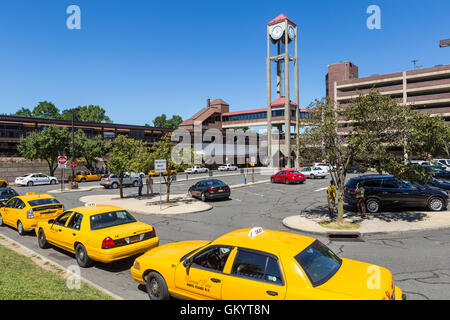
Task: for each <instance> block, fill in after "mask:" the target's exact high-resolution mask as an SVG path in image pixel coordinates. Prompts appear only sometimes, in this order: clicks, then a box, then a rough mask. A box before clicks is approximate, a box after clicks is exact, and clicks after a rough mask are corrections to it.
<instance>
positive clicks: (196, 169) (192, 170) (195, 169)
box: [184, 166, 209, 174]
mask: <svg viewBox="0 0 450 320" xmlns="http://www.w3.org/2000/svg"><path fill="white" fill-rule="evenodd" d="M208 171H209V169H208V168H205V167H202V166H193V167H192V168H187V169H186V170H184V172H185V173H192V174H195V173H206V172H208Z"/></svg>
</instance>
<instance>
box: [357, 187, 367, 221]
mask: <svg viewBox="0 0 450 320" xmlns="http://www.w3.org/2000/svg"><path fill="white" fill-rule="evenodd" d="M364 193H365V190H364V187H363V185H362V184H361V183H358V185H357V186H356V208H357V210H358V215H360V216H361V217H363V218H364V217H365V216H366V202H365V198H364V196H365V194H364Z"/></svg>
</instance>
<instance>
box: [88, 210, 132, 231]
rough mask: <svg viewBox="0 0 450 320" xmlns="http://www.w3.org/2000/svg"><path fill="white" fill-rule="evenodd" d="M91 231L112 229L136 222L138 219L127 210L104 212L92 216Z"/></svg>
mask: <svg viewBox="0 0 450 320" xmlns="http://www.w3.org/2000/svg"><path fill="white" fill-rule="evenodd" d="M90 221H91V230H98V229H104V228H110V227H114V226H118V225H122V224H127V223H132V222H136V219H135V218H134V217H133V216H132V215H131V214H129V213H128V212H127V211H125V210H118V211H111V212H104V213H100V214H96V215H93V216H91V218H90Z"/></svg>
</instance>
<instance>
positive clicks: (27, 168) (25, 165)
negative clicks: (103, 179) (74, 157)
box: [0, 158, 103, 183]
mask: <svg viewBox="0 0 450 320" xmlns="http://www.w3.org/2000/svg"><path fill="white" fill-rule="evenodd" d="M102 164H103V162H99V163H98V165H99V166H100V165H102ZM75 170H76V171H78V170H86V168H85V167H84V165H82V164H80V163H79V164H78V168H77V169H75ZM61 171H62V170H61V169H56V170H55V176H56V178H58V180H61ZM28 173H43V174H50V170H49V168H48V164H47V162H46V161H30V160H25V159H23V158H0V180H7V181H8V182H9V183H12V182H14V180H16V178H17V177H20V176H23V175H25V174H28ZM71 174H72V169H70V168H68V169H64V177H65V179H67V178H68V177H69V175H71Z"/></svg>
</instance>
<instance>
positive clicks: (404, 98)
mask: <svg viewBox="0 0 450 320" xmlns="http://www.w3.org/2000/svg"><path fill="white" fill-rule="evenodd" d="M406 88H407V81H406V71H403V104H406V103H407V102H408V94H407V92H406Z"/></svg>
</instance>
